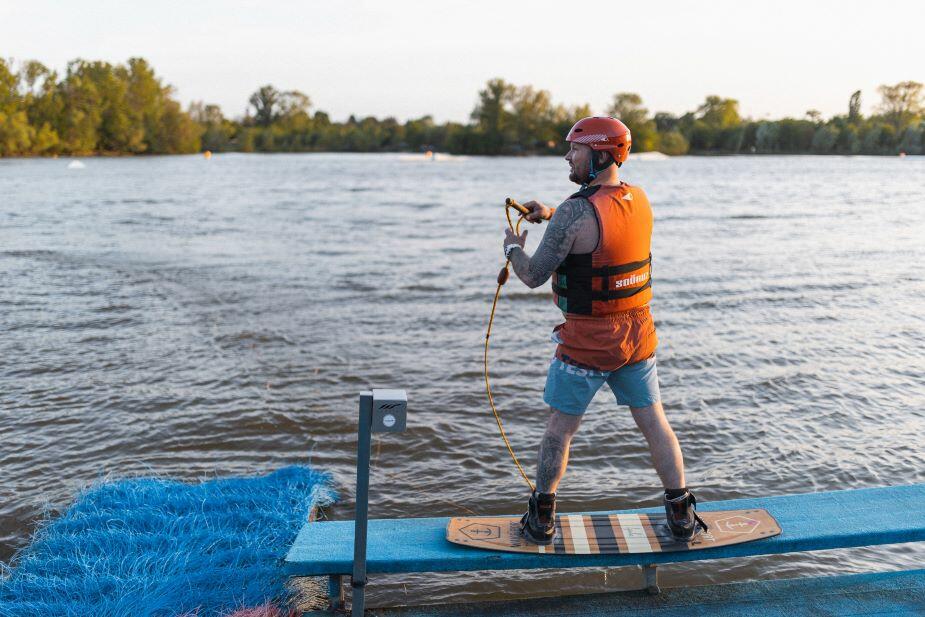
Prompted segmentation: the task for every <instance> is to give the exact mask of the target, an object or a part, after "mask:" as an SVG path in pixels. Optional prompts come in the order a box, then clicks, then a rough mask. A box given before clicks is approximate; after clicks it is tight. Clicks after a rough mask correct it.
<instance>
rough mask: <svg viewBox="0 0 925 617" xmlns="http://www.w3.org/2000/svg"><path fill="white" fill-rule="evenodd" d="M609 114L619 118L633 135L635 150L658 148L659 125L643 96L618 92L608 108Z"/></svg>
mask: <svg viewBox="0 0 925 617" xmlns="http://www.w3.org/2000/svg"><path fill="white" fill-rule="evenodd" d="M607 115H609V116H613V117H614V118H617V119H619V120H620V121H621V122H623V124H625V125H626V126H628V127H629V129H630V132H631V133H632V135H633V150H636V151H637V152H647V151H650V150H655V149H656V148H658V141H659V138H658V127H657V126H656V124H655V122H654V121H653V120H651V119H650V118H649V110H648V109H646V108H645V107H644V106H643V104H642V97H641V96H639V95H638V94H636V93H635V92H618V93H617V94H615V95H614V96H613V101H612V102H611V103H610V106H609V107H608V108H607Z"/></svg>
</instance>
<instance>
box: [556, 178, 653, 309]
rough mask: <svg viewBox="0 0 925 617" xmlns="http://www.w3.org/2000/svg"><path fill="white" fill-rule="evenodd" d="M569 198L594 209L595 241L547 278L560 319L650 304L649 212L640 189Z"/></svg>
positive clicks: (598, 189)
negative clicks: (587, 250)
mask: <svg viewBox="0 0 925 617" xmlns="http://www.w3.org/2000/svg"><path fill="white" fill-rule="evenodd" d="M574 197H585V198H586V199H588V201H590V202H591V204H592V205H593V206H594V213H595V214H596V215H597V223H598V228H599V230H600V240H599V241H598V244H597V248H596V249H594V251H593V252H591V253H580V254H570V255H568V256H567V257H566V258H565V260H564V261H563V262H562V264H561V265H560V266H559V267H558V268H557V269H556V271H555V273H554V274H553V276H552V292H553V299H554V301H555V303H556V306H558V307H559V308H560V309H561V310H562V312H563V313H565V316H566V318H573V317H577V318H581V317H602V316H605V315H612V314H614V313H620V312H623V311H629V310H631V309H635V308H639V307H642V306H645V305H646V304H648V303H649V301H650V300H651V299H652V252H651V240H652V208H651V207H650V206H649V199H648V198H647V197H646V194H645V193H644V192H643V190H642V189H641V188H639V187H636V186H630V185H629V184H626V183H621V184H620V185H619V186H601V185H598V186H591V187H588V188H585V189H582V190H581V191H578V192H577V193H575V194H574V195H572V198H574Z"/></svg>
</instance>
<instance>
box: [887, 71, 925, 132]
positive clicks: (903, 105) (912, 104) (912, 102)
mask: <svg viewBox="0 0 925 617" xmlns="http://www.w3.org/2000/svg"><path fill="white" fill-rule="evenodd" d="M922 88H923V85H922V84H921V83H919V82H917V81H901V82H899V83H898V84H896V85H894V86H886V85H883V86H880V87H879V88H877V91H878V92H879V93H880V97H881V101H880V106H879V108H878V109H879V111H880V113H882V114H883V117H884V118H885V119H886V121H887V122H889V123H890V124H891V125H892V127H893V129H894V130H895V131H896V132H900V131H902V130H903V129H904V128H905V127H907V126H909V125H910V124H912V123H913V121H915V120H917V118H918V116H919V114H921V113H922V107H923V98H922Z"/></svg>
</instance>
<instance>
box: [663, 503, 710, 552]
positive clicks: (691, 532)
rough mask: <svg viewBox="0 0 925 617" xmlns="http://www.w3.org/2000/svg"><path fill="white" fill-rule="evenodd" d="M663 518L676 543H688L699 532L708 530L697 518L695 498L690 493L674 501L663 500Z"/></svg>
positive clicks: (701, 520)
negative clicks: (665, 519) (664, 517)
mask: <svg viewBox="0 0 925 617" xmlns="http://www.w3.org/2000/svg"><path fill="white" fill-rule="evenodd" d="M664 500H665V516H666V518H667V519H668V520H667V522H668V529H669V530H670V531H671V535H672V536H673V537H674V539H675V540H677V541H678V542H688V541H690V539H691V538H693V537H694V536H695V535H696V534H698V533H700V532H701V531H708V530H709V529H710V528H709V527H708V526H707V524H706V523H704V522H703V519H701V518H700V517H699V516H697V510H696V508H697V498H696V497H694V494H693V493H691V492H690V491H687V492H685V493H684V494H683V495H681V496H679V497H675V498H674V499H668V496H667V495H666V496H665V498H664Z"/></svg>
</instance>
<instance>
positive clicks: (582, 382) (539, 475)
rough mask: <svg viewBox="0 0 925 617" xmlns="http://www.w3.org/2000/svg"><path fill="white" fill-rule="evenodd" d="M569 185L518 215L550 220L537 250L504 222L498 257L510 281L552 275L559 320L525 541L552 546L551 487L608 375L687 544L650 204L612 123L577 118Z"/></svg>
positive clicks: (625, 132) (621, 132) (532, 283)
mask: <svg viewBox="0 0 925 617" xmlns="http://www.w3.org/2000/svg"><path fill="white" fill-rule="evenodd" d="M565 139H566V141H567V142H569V145H570V149H569V151H568V154H566V155H565V160H567V161H568V163H569V167H570V169H571V172H570V174H569V180H571V181H572V182H574V183H576V184H580V185H581V190H580V191H578V192H577V193H575V194H574V195H572V196H571V197H569V198H568V199H567V200H565V201H564V202H562V203H561V204H560V205H559V207H558V208H550V207H547V206H545V205H543V204H541V203H539V202H537V201H530V202H527V203H525V204H524V206H525V207H526V208H527V209H528V210H530V213H529V214H528V215H527V216H526V218H527V220H528V221H530V222H533V223H538V222H539V221H540V220H543V219H545V220H548V221H549V226H548V227H547V229H546V233H545V234H544V235H543V240H542V241H541V242H540V246H539V248H537V250H536V253H534V254H533V256H532V257H531V256H530V255H528V254H527V253H526V252H525V251H524V250H523V247H524V243H525V241H526V238H527V232H526V231H524V232H523V233H521V234H520V235H519V236H518V235H516V234H515V233H514V232H512V231H511V230H510V229H506V230H505V233H506V236H505V240H504V252H505V255H506V256H507V257H508V258H509V259H510V260H511V264H512V265H513V267H514V272H515V273H516V274H517V277H518V278H519V279H520V280H521V281H523V282H524V284H525V285H527V286H528V287H539V286H540V285H542V284H544V283H545V282H546V281H547V279H549V278H550V276H551V277H552V291H553V299H554V301H555V303H556V306H557V307H558V308H559V309H560V310H561V311H562V313H563V315H564V316H565V323H563V324H560V325H558V326H556V328H555V330H554V331H553V341H554V342H556V343H558V347H557V348H556V354H555V357H554V358H553V360H552V364H551V365H550V367H549V373H548V374H547V377H546V388H545V391H544V394H543V400H544V401H545V402H546V403H547V404H548V405H549V408H550V412H551V414H550V416H549V421H548V423H547V425H546V432H545V434H544V435H543V439H542V441H541V442H540V449H539V457H538V463H537V472H536V489H535V490H534V491H533V494H532V495H531V496H530V501H529V504H528V509H527V513H526V514H525V515H524V517H523V519H522V520H521V527H522V531H523V534H524V536H525V537H526V538H527V539H529V540H531V541H533V542H536V543H539V544H549V543H550V542H552V540H553V536H554V534H555V518H556V516H555V513H556V489H557V487H558V485H559V481H560V480H561V479H562V476H563V475H564V474H565V467H566V464H567V462H568V453H569V445H570V443H571V441H572V437H574V436H575V433H576V432H577V431H578V426H579V424H581V417H582V414H584V412H585V410H586V409H587V407H588V404H589V403H590V402H591V399H592V398H593V397H594V394H595V393H596V392H597V391H598V389H599V388H600V387H601V386H602V385H603V384H604V383H605V382H606V383H607V385H608V386H609V387H610V389H611V390H612V391H613V394H614V396H615V397H616V399H617V404H620V405H628V406H629V408H630V413H632V415H633V419H634V420H635V421H636V425H637V426H638V427H639V429H640V430H641V431H642V434H643V435H644V436H645V438H646V441H647V442H648V444H649V451H650V453H651V455H652V460H653V463H654V466H655V470H656V472H657V473H658V476H659V478H660V479H661V482H662V486H663V487H664V489H665V497H664V505H665V513H666V515H667V518H668V527H669V529H670V530H671V533H672V534H673V535H674V537H675V539H677V540H679V541H687V540H690V539H691V538H692V537H693V535H694V534H695V532H696V531H697V527H698V524H699V525H700V526H701V527H702V528H703V529H706V525H704V524H703V521H701V520H700V517H698V516H697V514H696V511H695V506H696V503H697V501H696V499H694V495H693V494H692V493H691V492H690V491H689V490H688V489H687V488H686V485H685V480H684V461H683V457H682V454H681V447H680V446H679V445H678V439H677V437H675V434H674V431H672V430H671V426H670V425H669V424H668V420H667V418H666V417H665V411H664V409H663V408H662V404H661V398H660V395H659V388H658V375H657V372H656V366H655V348H656V346H657V345H658V338H657V336H656V334H655V324H654V322H653V319H652V313H651V311H650V310H649V301H650V300H651V298H652V281H651V273H652V255H651V252H650V241H651V237H652V209H651V208H650V206H649V200H648V198H647V197H646V194H645V193H644V192H643V190H642V189H641V188H639V187H637V186H632V185H629V184H627V183H625V182H622V181H620V179H619V174H618V168H619V167H620V166H621V165H622V164H623V163H624V161H626V159H627V157H628V156H629V151H630V145H631V143H632V137H631V135H630V130H629V129H628V128H627V127H626V125H625V124H623V123H622V122H620V121H619V120H617V119H615V118H609V117H592V118H584V119H582V120H579V121H578V122H577V123H576V124H575V126H573V127H572V129H571V130H570V131H569V133H568V136H567V137H566V138H565Z"/></svg>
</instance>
